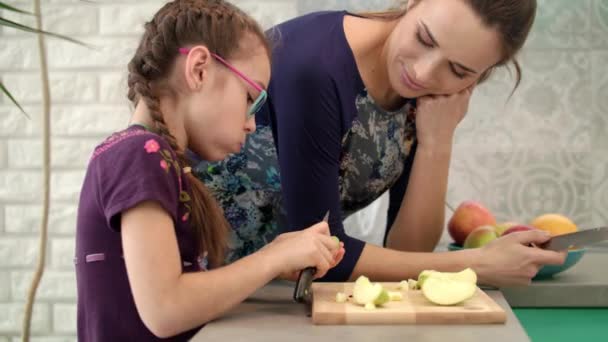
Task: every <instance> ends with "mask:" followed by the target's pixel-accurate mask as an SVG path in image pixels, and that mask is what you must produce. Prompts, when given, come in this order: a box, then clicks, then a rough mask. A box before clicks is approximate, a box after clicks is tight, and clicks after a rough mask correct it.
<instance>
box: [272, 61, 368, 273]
mask: <svg viewBox="0 0 608 342" xmlns="http://www.w3.org/2000/svg"><path fill="white" fill-rule="evenodd" d="M290 64H291V63H290ZM298 64H299V65H293V64H291V65H290V66H291V67H288V68H281V73H282V74H281V75H280V77H275V78H274V79H273V82H272V85H271V87H272V88H275V89H280V91H279V92H276V93H275V92H273V90H272V89H271V90H270V92H271V96H272V94H273V93H274V94H275V95H276V96H273V97H272V107H273V109H274V113H275V117H274V122H273V124H275V125H276V128H275V132H276V135H275V137H276V143H277V149H278V154H279V165H280V170H281V171H280V173H281V186H282V189H283V201H284V205H285V209H286V210H287V220H288V227H286V229H288V230H300V229H304V228H307V227H309V226H311V225H313V224H315V223H317V222H319V221H320V220H321V219H322V217H323V215H324V214H325V212H326V211H327V210H329V211H330V217H329V226H330V229H331V233H332V235H336V236H338V238H339V239H340V241H342V242H344V248H345V250H346V254H345V256H344V259H343V260H342V262H341V263H340V264H339V265H337V266H336V267H335V268H333V269H331V270H330V271H329V272H328V273H327V275H326V276H325V277H324V278H323V279H321V280H323V281H346V280H347V279H348V278H349V277H350V275H351V273H352V271H353V269H354V267H355V265H356V263H357V261H358V260H359V256H360V255H361V252H362V250H363V247H364V245H365V243H364V242H363V241H360V240H357V239H354V238H351V237H350V236H348V235H346V233H345V232H344V226H343V224H342V212H341V205H340V195H339V187H338V179H339V165H340V155H341V139H342V137H341V135H342V133H341V132H342V120H341V113H342V108H340V107H341V105H340V101H339V99H338V92H337V89H336V84H335V82H334V81H333V79H332V77H331V76H330V74H329V73H327V72H325V71H324V70H323V67H322V66H319V65H316V64H314V63H311V62H310V61H302V62H300V63H298ZM294 85H297V86H294Z"/></svg>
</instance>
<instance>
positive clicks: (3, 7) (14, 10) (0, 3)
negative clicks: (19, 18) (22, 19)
mask: <svg viewBox="0 0 608 342" xmlns="http://www.w3.org/2000/svg"><path fill="white" fill-rule="evenodd" d="M0 9H3V10H8V11H13V12H17V13H22V14H28V15H34V13H32V12H28V11H24V10H22V9H18V8H15V7H13V6H9V5H7V4H5V3H3V2H0Z"/></svg>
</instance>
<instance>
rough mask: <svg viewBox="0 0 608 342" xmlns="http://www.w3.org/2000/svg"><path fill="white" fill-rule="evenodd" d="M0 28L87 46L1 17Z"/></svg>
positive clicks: (72, 39)
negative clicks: (3, 27)
mask: <svg viewBox="0 0 608 342" xmlns="http://www.w3.org/2000/svg"><path fill="white" fill-rule="evenodd" d="M0 26H8V27H12V28H15V29H17V30H22V31H25V32H32V33H42V34H46V35H47V36H50V37H55V38H59V39H63V40H67V41H69V42H72V43H75V44H78V45H82V46H88V45H87V44H85V43H83V42H81V41H79V40H76V39H74V38H70V37H67V36H64V35H61V34H57V33H52V32H47V31H42V30H38V29H35V28H32V27H29V26H26V25H23V24H19V23H17V22H14V21H12V20H8V19H6V18H2V17H0Z"/></svg>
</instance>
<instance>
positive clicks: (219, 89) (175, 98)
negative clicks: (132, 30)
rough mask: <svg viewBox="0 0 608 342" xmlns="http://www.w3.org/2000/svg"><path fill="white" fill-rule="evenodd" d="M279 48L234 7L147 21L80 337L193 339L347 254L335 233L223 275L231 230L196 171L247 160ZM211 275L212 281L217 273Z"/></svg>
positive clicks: (217, 2)
mask: <svg viewBox="0 0 608 342" xmlns="http://www.w3.org/2000/svg"><path fill="white" fill-rule="evenodd" d="M269 53H270V51H269V47H268V44H267V42H266V40H265V37H264V35H263V33H262V32H261V30H260V28H259V26H258V25H257V24H256V23H255V21H254V20H253V19H251V18H250V17H248V16H247V15H246V14H244V13H243V12H242V11H240V10H239V9H237V8H236V7H234V6H233V5H231V4H229V3H228V2H225V1H222V0H176V1H173V2H170V3H168V4H166V5H165V6H164V7H162V8H161V9H160V10H159V11H158V12H157V13H156V14H155V16H154V17H153V19H152V20H151V21H150V22H148V23H146V25H145V33H144V35H143V38H142V40H141V42H140V45H139V47H138V49H137V52H136V54H135V56H134V57H133V59H132V60H131V62H130V64H129V82H128V83H129V98H130V99H131V100H132V101H133V102H134V104H135V105H136V107H135V112H134V113H133V116H132V118H131V122H132V125H131V126H129V127H128V128H126V129H125V130H123V131H121V132H117V133H115V134H113V135H111V136H110V137H109V138H108V139H107V140H105V141H104V142H103V143H102V144H101V145H99V146H98V147H97V148H96V149H95V151H94V153H93V156H92V158H91V160H90V164H89V167H88V170H87V174H86V177H85V180H84V185H83V187H82V192H81V198H80V205H79V211H78V222H77V236H76V274H77V284H78V337H79V340H80V341H147V340H155V339H158V338H168V337H171V338H170V340H176V341H178V340H179V341H181V340H187V339H189V338H190V337H192V335H194V334H195V333H196V331H197V330H198V329H199V328H200V327H201V325H202V324H204V323H205V322H208V321H210V320H212V319H214V318H216V317H218V316H219V315H221V314H222V313H224V312H226V311H227V310H228V309H230V308H231V307H233V306H235V305H236V304H238V303H239V302H241V301H242V300H244V299H245V298H247V296H248V295H250V294H251V293H252V292H254V291H255V290H256V289H257V288H259V287H261V286H263V285H264V284H266V283H267V282H268V281H270V280H272V279H273V278H275V277H278V276H282V277H288V278H289V277H293V274H294V272H297V271H298V270H300V269H302V268H305V267H309V266H314V267H316V268H317V270H318V273H317V274H316V276H317V277H320V276H323V275H324V274H325V273H326V272H327V270H328V269H329V268H331V267H333V266H334V265H335V264H336V263H337V262H338V261H339V260H340V258H341V256H342V255H343V253H344V250H343V249H342V246H340V245H338V244H336V242H335V241H334V240H333V239H332V238H331V237H330V236H329V228H328V226H327V225H326V224H325V223H319V224H316V225H313V226H312V227H310V228H309V229H306V230H303V231H302V232H298V233H292V234H286V235H282V236H280V237H279V238H277V239H276V240H274V241H273V242H272V243H270V244H268V245H267V246H266V248H264V249H262V250H260V251H259V252H258V253H255V254H253V255H251V256H250V257H247V258H243V259H242V260H239V261H238V262H236V263H233V264H231V265H229V266H224V267H221V266H222V262H223V259H224V250H225V247H226V244H225V243H226V233H227V223H226V222H225V219H224V218H223V215H222V213H221V211H220V209H219V207H217V205H216V203H214V200H213V199H212V198H211V197H210V195H209V194H208V192H207V191H206V190H205V188H204V186H203V185H202V184H201V183H200V182H199V181H198V180H196V178H195V177H193V176H192V174H191V173H190V168H189V167H188V166H187V165H188V163H187V161H186V158H185V157H184V151H185V150H186V148H188V149H190V150H191V151H193V152H195V153H196V154H197V155H199V156H201V157H203V158H205V159H208V160H221V159H223V158H225V157H226V155H227V154H229V153H235V152H238V151H239V150H240V148H241V145H242V144H243V143H244V141H245V135H246V134H247V133H251V132H253V131H254V130H255V122H254V115H255V113H256V112H257V111H258V109H259V108H260V106H261V105H262V104H263V102H264V101H265V98H266V91H265V89H266V87H267V85H268V81H269V78H270V64H269ZM207 269H209V271H207V272H203V271H205V270H207Z"/></svg>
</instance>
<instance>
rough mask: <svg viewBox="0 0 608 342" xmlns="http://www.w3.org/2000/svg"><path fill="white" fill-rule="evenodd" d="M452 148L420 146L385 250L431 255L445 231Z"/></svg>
mask: <svg viewBox="0 0 608 342" xmlns="http://www.w3.org/2000/svg"><path fill="white" fill-rule="evenodd" d="M450 157H451V146H443V147H441V148H426V147H424V146H419V147H418V149H417V151H416V156H415V157H414V162H413V165H412V171H411V174H410V180H409V183H408V186H407V191H406V193H405V195H404V198H403V200H402V202H401V207H400V209H399V212H398V214H397V217H396V218H395V222H394V223H393V226H392V227H391V231H390V233H389V235H388V238H387V246H388V247H390V248H393V249H397V250H401V251H419V252H430V251H432V250H433V249H434V248H435V246H436V245H437V242H438V241H439V239H440V238H441V234H442V232H443V227H444V215H445V212H444V211H445V209H444V208H445V207H444V203H445V197H446V191H447V183H448V173H449V167H450Z"/></svg>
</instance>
